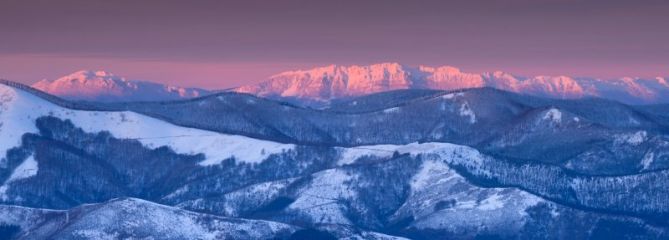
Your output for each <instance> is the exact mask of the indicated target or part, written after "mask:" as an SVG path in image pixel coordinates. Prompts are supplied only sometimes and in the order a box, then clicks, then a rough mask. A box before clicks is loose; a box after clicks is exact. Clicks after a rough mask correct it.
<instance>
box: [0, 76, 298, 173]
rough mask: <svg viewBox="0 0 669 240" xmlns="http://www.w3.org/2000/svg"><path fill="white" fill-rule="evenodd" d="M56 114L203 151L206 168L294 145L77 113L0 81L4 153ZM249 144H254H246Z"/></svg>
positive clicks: (131, 116)
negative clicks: (37, 122)
mask: <svg viewBox="0 0 669 240" xmlns="http://www.w3.org/2000/svg"><path fill="white" fill-rule="evenodd" d="M42 116H54V117H57V118H60V119H63V120H69V121H71V122H72V123H73V124H74V125H75V126H77V127H80V128H82V129H83V130H84V131H86V132H89V133H97V132H102V131H107V132H109V133H111V134H112V135H113V136H114V137H116V138H123V139H137V140H138V141H140V142H141V143H142V144H144V145H145V146H147V147H150V148H158V147H161V146H167V147H170V149H172V150H173V151H175V152H177V153H181V154H199V153H202V154H204V160H203V161H202V162H201V163H200V164H201V165H203V166H207V165H214V164H218V163H220V162H221V161H222V160H225V159H228V158H231V157H234V158H235V160H237V161H241V162H248V163H257V162H260V161H262V160H263V159H265V158H267V156H269V155H271V154H275V153H281V152H284V151H289V150H291V149H293V148H294V145H291V144H280V143H275V142H269V141H261V140H255V139H252V138H248V137H244V136H236V135H227V134H220V133H216V132H210V131H204V130H199V129H194V128H184V127H179V126H175V125H173V124H170V123H167V122H164V121H161V120H157V119H154V118H150V117H147V116H144V115H141V114H137V113H134V112H128V111H125V112H96V111H77V110H71V109H67V108H63V107H60V106H57V105H55V104H53V103H51V102H48V101H46V100H44V99H41V98H39V97H37V96H35V95H33V94H30V93H28V92H26V91H23V90H20V89H18V88H14V87H9V86H7V85H4V84H0V123H1V124H0V156H2V158H0V160H1V159H4V157H5V153H6V152H7V150H9V149H11V148H13V147H17V146H19V145H20V143H21V137H22V136H23V134H25V133H37V132H38V129H37V127H36V126H35V120H36V119H37V118H39V117H42ZM245 146H255V148H246V147H245Z"/></svg>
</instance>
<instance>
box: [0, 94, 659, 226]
mask: <svg viewBox="0 0 669 240" xmlns="http://www.w3.org/2000/svg"><path fill="white" fill-rule="evenodd" d="M668 112H669V105H653V106H632V105H627V104H624V103H620V102H616V101H611V100H606V99H600V98H584V99H580V98H579V99H554V98H543V97H536V96H529V95H523V94H517V93H514V92H509V91H503V90H499V89H496V88H490V87H484V88H468V89H460V90H448V91H444V90H431V89H402V90H395V91H386V92H380V93H374V94H369V95H363V96H351V97H346V98H345V99H340V100H339V101H336V102H331V103H330V104H329V105H328V106H327V107H325V108H323V109H312V108H308V107H303V106H299V105H293V104H289V103H285V102H281V101H276V100H272V99H267V98H262V97H258V96H256V95H251V94H245V93H239V92H220V93H215V94H212V95H207V96H203V97H197V98H192V99H188V100H177V101H160V102H121V103H119V102H102V103H101V102H82V101H69V100H63V99H61V98H59V97H56V96H53V95H50V94H48V93H45V92H42V91H40V90H38V89H35V88H31V87H28V86H25V85H21V84H18V83H14V82H9V81H1V82H0V156H1V157H0V208H1V209H2V211H0V237H2V238H10V239H11V238H17V239H34V238H55V239H101V238H112V239H114V238H135V239H136V238H159V239H186V238H199V239H221V238H224V239H249V238H253V239H273V238H279V239H337V238H339V239H403V238H410V239H444V238H453V239H499V238H502V239H509V238H512V239H612V238H615V239H666V238H668V237H669V222H668V221H667V216H669V201H668V200H667V199H669V190H668V189H669V135H668V134H669V114H667V113H668Z"/></svg>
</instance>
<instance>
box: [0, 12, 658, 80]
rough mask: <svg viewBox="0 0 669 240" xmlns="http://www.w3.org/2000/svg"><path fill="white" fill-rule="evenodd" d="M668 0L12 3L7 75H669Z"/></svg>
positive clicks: (2, 47)
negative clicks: (339, 70)
mask: <svg viewBox="0 0 669 240" xmlns="http://www.w3.org/2000/svg"><path fill="white" fill-rule="evenodd" d="M668 24H669V1H666V0H628V1H622V0H489V1H483V0H462V1H447V0H435V1H416V0H402V1H400V0H378V1H364V0H328V1H317V0H287V1H283V0H276V1H268V0H244V1H228V0H211V1H205V0H202V1H182V0H178V1H177V0H160V1H147V0H143V1H136V0H114V1H107V0H80V1H74V0H59V1H52V0H2V1H0V77H3V78H8V79H11V80H17V81H21V82H25V83H31V82H34V81H37V80H40V79H43V78H47V79H53V78H56V77H59V76H61V75H64V74H67V73H70V72H73V71H76V70H80V69H92V70H97V69H103V70H108V71H111V72H114V73H116V74H118V75H122V76H126V77H128V78H131V79H146V80H153V81H162V82H168V83H172V84H177V85H183V86H201V87H207V88H226V87H232V86H238V85H243V84H248V83H255V82H258V81H261V80H264V79H266V78H267V76H269V75H271V74H273V73H277V72H280V71H283V70H291V69H300V68H309V67H313V66H321V65H328V64H333V63H334V64H369V63H375V62H387V61H394V62H400V63H403V64H407V65H419V64H423V65H433V66H437V65H452V66H456V67H460V68H462V69H463V70H464V71H470V72H483V71H494V70H504V71H507V72H512V73H516V74H522V75H538V74H545V75H558V74H560V75H562V74H564V75H572V76H594V77H602V78H612V77H618V76H641V77H654V76H669V25H668Z"/></svg>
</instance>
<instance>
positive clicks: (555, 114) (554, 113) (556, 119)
mask: <svg viewBox="0 0 669 240" xmlns="http://www.w3.org/2000/svg"><path fill="white" fill-rule="evenodd" d="M542 119H543V120H548V121H551V122H553V123H556V124H558V123H560V122H562V112H560V110H558V109H557V108H551V109H549V110H548V111H546V113H545V114H544V117H543V118H542Z"/></svg>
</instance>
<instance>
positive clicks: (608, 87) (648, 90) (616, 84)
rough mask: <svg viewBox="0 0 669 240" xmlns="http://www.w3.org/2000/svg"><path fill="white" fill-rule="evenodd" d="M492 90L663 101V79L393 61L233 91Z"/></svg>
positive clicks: (311, 94)
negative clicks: (527, 72) (481, 69)
mask: <svg viewBox="0 0 669 240" xmlns="http://www.w3.org/2000/svg"><path fill="white" fill-rule="evenodd" d="M480 87H493V88H497V89H501V90H505V91H510V92H516V93H522V94H528V95H535V96H541V97H550V98H560V99H573V98H581V97H588V96H590V97H602V98H608V99H613V100H617V101H621V102H625V103H632V104H639V103H659V102H669V83H667V80H666V79H665V78H661V77H657V78H654V79H641V78H618V79H597V78H574V77H569V76H534V77H521V76H516V75H512V74H509V73H505V72H500V71H496V72H489V73H482V74H477V73H467V72H462V71H461V70H460V69H458V68H455V67H451V66H442V67H428V66H418V67H409V66H404V65H401V64H399V63H379V64H372V65H368V66H357V65H352V66H340V65H330V66H326V67H319V68H314V69H309V70H298V71H288V72H283V73H279V74H276V75H274V76H271V77H270V78H269V79H268V80H267V81H265V82H261V83H259V84H256V85H248V86H243V87H240V88H237V89H235V91H238V92H244V93H251V94H255V95H258V96H266V97H275V98H283V99H302V100H304V101H316V102H328V101H330V100H332V99H335V98H342V97H353V96H362V95H367V94H371V93H377V92H384V91H391V90H398V89H439V90H455V89H465V88H480Z"/></svg>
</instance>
